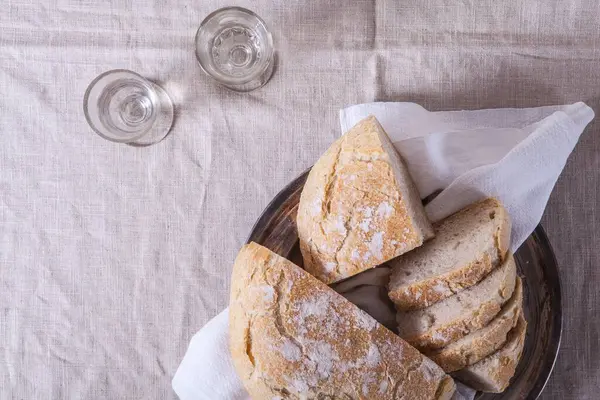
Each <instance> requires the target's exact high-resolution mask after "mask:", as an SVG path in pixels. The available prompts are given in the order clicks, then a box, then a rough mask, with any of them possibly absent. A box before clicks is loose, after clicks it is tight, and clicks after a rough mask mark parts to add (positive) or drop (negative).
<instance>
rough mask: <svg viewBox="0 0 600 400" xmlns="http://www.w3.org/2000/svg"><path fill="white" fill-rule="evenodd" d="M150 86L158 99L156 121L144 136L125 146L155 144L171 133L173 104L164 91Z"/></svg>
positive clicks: (153, 84) (158, 87)
mask: <svg viewBox="0 0 600 400" xmlns="http://www.w3.org/2000/svg"><path fill="white" fill-rule="evenodd" d="M151 84H152V88H153V89H154V91H155V92H156V95H157V97H158V105H159V107H158V110H157V116H156V121H155V122H154V124H153V125H152V128H150V130H149V131H148V133H146V134H145V135H144V136H142V137H141V138H139V139H137V140H135V141H133V142H128V143H127V144H128V145H130V146H134V147H146V146H150V145H153V144H156V143H158V142H160V141H162V140H163V139H164V138H166V137H167V136H169V133H170V132H171V127H172V126H173V120H174V114H175V113H174V109H173V102H172V101H171V98H170V97H169V95H168V94H167V92H165V90H164V89H163V88H162V87H160V86H158V85H156V84H155V83H152V82H151Z"/></svg>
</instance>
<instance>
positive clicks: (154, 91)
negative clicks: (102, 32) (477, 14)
mask: <svg viewBox="0 0 600 400" xmlns="http://www.w3.org/2000/svg"><path fill="white" fill-rule="evenodd" d="M83 112H84V114H85V118H86V120H87V122H88V123H89V125H90V126H91V127H92V129H93V130H94V131H95V132H96V133H97V134H98V135H100V136H102V137H103V138H104V139H107V140H111V141H113V142H119V143H127V144H130V145H134V146H147V145H151V144H154V143H158V142H160V141H161V140H162V139H163V138H164V137H165V136H167V134H168V133H169V130H170V129H171V125H172V124H173V103H172V102H171V99H170V98H169V95H168V94H167V93H166V92H165V91H164V90H163V88H161V87H160V86H158V85H156V84H155V83H152V82H150V81H149V80H147V79H145V78H144V77H142V76H141V75H139V74H136V73H135V72H133V71H129V70H126V69H115V70H112V71H107V72H104V73H103V74H101V75H100V76H98V77H97V78H96V79H94V80H93V81H92V83H90V85H89V86H88V88H87V90H86V92H85V95H84V98H83Z"/></svg>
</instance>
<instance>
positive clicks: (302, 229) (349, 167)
mask: <svg viewBox="0 0 600 400" xmlns="http://www.w3.org/2000/svg"><path fill="white" fill-rule="evenodd" d="M297 223H298V236H299V238H300V249H301V251H302V256H303V258H304V269H306V270H307V271H308V272H310V273H311V274H312V275H314V276H316V277H317V278H318V279H320V280H321V281H323V282H325V283H332V282H336V281H338V280H341V279H344V278H347V277H349V276H352V275H355V274H358V273H359V272H361V271H364V270H366V269H369V268H372V267H375V266H377V265H379V264H381V263H383V262H385V261H387V260H390V259H392V258H394V257H397V256H399V255H401V254H404V253H406V252H407V251H410V250H412V249H414V248H415V247H418V246H420V245H421V244H422V243H423V242H424V241H425V240H427V239H429V238H431V237H433V234H434V233H433V228H432V226H431V224H430V222H429V220H428V219H427V216H426V215H425V211H424V209H423V206H422V203H421V199H420V198H419V194H418V192H417V190H416V187H415V186H414V183H413V182H412V180H411V177H410V175H409V173H408V170H407V168H406V166H405V165H404V163H403V161H402V160H401V158H400V155H399V154H398V153H397V151H396V149H395V148H394V147H393V145H392V143H391V141H390V139H389V138H388V136H387V134H386V133H385V132H384V130H383V128H382V127H381V125H379V122H377V120H376V119H375V117H372V116H371V117H368V118H366V119H364V120H362V121H360V122H359V123H358V124H356V125H355V126H354V127H353V128H352V129H350V131H348V132H347V133H346V134H345V135H344V136H342V137H341V138H340V139H338V140H337V141H336V142H334V143H333V144H332V145H331V147H330V148H329V149H328V150H327V151H326V152H325V154H323V156H322V157H321V158H320V159H319V161H317V163H316V164H315V165H314V167H313V168H312V170H311V171H310V174H309V175H308V179H307V180H306V184H305V185H304V189H303V190H302V195H301V197H300V204H299V206H298V218H297Z"/></svg>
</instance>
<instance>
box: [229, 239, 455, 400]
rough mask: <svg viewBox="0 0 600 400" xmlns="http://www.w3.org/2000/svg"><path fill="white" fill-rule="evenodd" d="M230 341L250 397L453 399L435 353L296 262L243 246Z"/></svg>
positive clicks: (234, 280)
mask: <svg viewBox="0 0 600 400" xmlns="http://www.w3.org/2000/svg"><path fill="white" fill-rule="evenodd" d="M229 345H230V351H231V355H232V359H233V364H234V367H235V368H236V371H237V372H238V374H239V376H240V378H241V380H242V382H243V383H244V386H245V387H246V389H247V391H248V393H249V394H250V397H252V398H253V399H279V400H288V399H289V400H298V399H334V398H335V399H350V398H352V399H358V398H362V399H382V400H386V399H389V400H392V399H398V398H401V397H402V398H406V399H450V398H451V396H452V394H453V392H454V390H455V384H454V381H453V380H452V378H451V377H450V376H448V375H446V374H445V373H444V371H442V369H441V368H440V367H438V366H437V365H436V364H435V363H434V362H433V361H431V360H430V359H428V358H427V357H425V356H423V355H422V354H421V353H419V352H418V351H417V350H416V349H415V348H414V347H412V346H410V345H409V344H408V343H406V342H405V341H404V340H402V339H401V338H400V337H398V336H397V335H395V334H394V333H392V332H391V331H390V330H388V329H386V328H385V327H383V326H382V325H381V324H379V323H378V322H377V321H375V320H374V319H373V318H371V317H370V316H369V315H368V314H366V313H365V312H364V311H362V310H360V309H359V308H358V307H356V306H355V305H354V304H352V303H350V302H349V301H348V300H346V299H345V298H344V297H342V296H341V295H339V294H338V293H336V292H335V291H334V290H333V289H331V288H330V287H328V286H327V285H325V284H323V283H322V282H320V281H318V280H317V279H315V278H314V277H313V276H311V275H310V274H308V273H307V272H306V271H304V270H303V269H301V268H299V267H298V266H296V265H294V264H293V263H292V262H290V261H288V260H286V259H284V258H283V257H280V256H278V255H277V254H275V253H273V252H271V251H270V250H268V249H267V248H265V247H262V246H260V245H258V244H256V243H250V244H248V245H246V246H244V247H243V248H242V250H241V251H240V253H239V255H238V257H237V258H236V261H235V265H234V267H233V275H232V286H231V302H230V310H229Z"/></svg>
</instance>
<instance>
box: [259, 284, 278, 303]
mask: <svg viewBox="0 0 600 400" xmlns="http://www.w3.org/2000/svg"><path fill="white" fill-rule="evenodd" d="M260 288H261V290H262V291H263V299H264V300H265V301H267V302H269V303H270V302H272V301H273V299H274V297H275V289H273V287H272V286H268V285H264V286H261V287H260Z"/></svg>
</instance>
